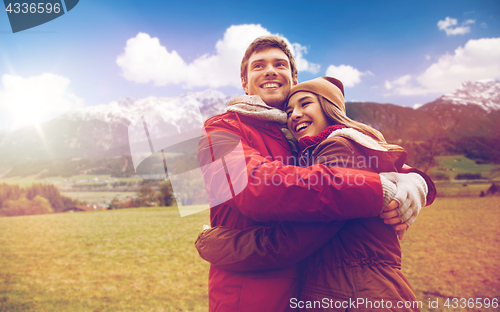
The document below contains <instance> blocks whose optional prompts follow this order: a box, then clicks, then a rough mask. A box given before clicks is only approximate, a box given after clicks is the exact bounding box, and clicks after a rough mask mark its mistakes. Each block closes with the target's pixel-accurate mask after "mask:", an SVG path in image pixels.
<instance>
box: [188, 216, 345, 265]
mask: <svg viewBox="0 0 500 312" xmlns="http://www.w3.org/2000/svg"><path fill="white" fill-rule="evenodd" d="M344 223H345V221H334V222H328V223H326V222H321V223H299V222H280V223H277V224H274V225H272V226H269V227H265V226H253V227H250V228H247V229H244V230H233V229H229V228H226V227H221V226H217V227H214V228H211V229H208V230H205V231H203V232H202V233H200V235H199V236H198V239H197V240H196V243H195V246H196V249H198V253H199V254H200V256H201V257H202V258H203V259H205V260H206V261H208V262H210V263H211V264H212V265H213V266H215V267H217V268H220V269H224V270H230V271H254V270H267V269H276V268H283V267H287V266H290V265H293V264H295V263H297V262H299V261H300V260H302V259H304V258H306V257H307V256H309V255H310V254H312V253H313V252H314V251H316V250H318V249H319V248H321V247H322V246H323V245H325V244H326V243H327V242H328V241H330V240H331V239H332V238H333V236H335V235H336V234H337V233H338V231H339V230H340V229H341V228H342V226H343V224H344Z"/></svg>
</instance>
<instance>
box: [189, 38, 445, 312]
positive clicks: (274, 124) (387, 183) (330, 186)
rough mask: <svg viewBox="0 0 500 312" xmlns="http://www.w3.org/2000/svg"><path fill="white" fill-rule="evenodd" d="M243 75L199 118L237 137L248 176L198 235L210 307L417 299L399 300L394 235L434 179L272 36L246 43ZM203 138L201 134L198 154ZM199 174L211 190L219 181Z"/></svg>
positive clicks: (399, 305) (405, 295)
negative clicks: (220, 103) (309, 75)
mask: <svg viewBox="0 0 500 312" xmlns="http://www.w3.org/2000/svg"><path fill="white" fill-rule="evenodd" d="M241 80H242V86H243V89H244V90H245V93H246V94H247V95H243V96H237V97H235V98H233V99H232V100H231V101H230V102H229V104H228V110H227V112H226V113H224V114H221V115H217V116H214V117H212V118H210V119H208V120H207V121H206V122H205V131H206V133H207V136H208V137H209V138H210V136H211V135H214V133H216V132H226V133H232V134H234V135H237V136H238V137H239V138H240V140H241V144H242V147H243V152H244V156H245V161H246V171H245V172H244V173H243V174H244V175H246V176H245V178H248V184H247V186H246V188H245V189H244V190H243V191H242V192H241V193H239V194H237V195H236V196H234V198H232V199H231V200H228V201H226V202H224V203H222V204H219V205H216V206H214V207H212V208H211V211H210V219H211V226H212V228H211V229H208V230H205V231H204V232H203V233H201V234H200V236H199V237H198V240H197V241H196V248H197V249H198V252H199V253H200V256H201V257H202V258H203V259H205V260H207V261H208V262H210V263H211V264H212V265H211V267H210V272H209V282H208V288H209V307H210V311H273V312H274V311H297V310H303V309H304V310H310V309H312V310H313V311H319V310H321V311H370V310H376V311H379V310H380V311H384V310H386V311H418V307H413V306H412V307H408V306H407V305H406V306H405V302H413V301H416V298H415V294H414V292H413V290H412V288H411V286H410V284H409V283H408V281H407V280H406V278H405V277H404V275H403V274H402V273H401V247H400V245H399V241H398V235H399V237H400V238H402V236H403V235H404V232H405V231H406V229H407V228H408V226H409V225H411V224H412V223H413V222H414V221H415V219H416V217H417V214H418V212H419V211H420V208H421V207H422V206H424V205H426V204H427V205H429V204H430V203H432V201H433V200H434V198H435V195H436V190H435V187H434V184H433V183H432V181H431V180H430V179H429V178H428V177H427V176H426V175H425V174H423V173H421V172H420V171H418V170H416V169H413V168H411V167H408V166H407V165H405V164H404V162H405V159H406V152H405V151H404V150H403V149H402V148H401V147H400V146H397V145H392V144H388V143H387V142H386V141H385V139H384V137H383V136H382V134H381V133H380V132H379V131H377V130H375V129H373V128H371V127H370V126H368V125H365V124H362V123H359V122H356V121H354V120H351V119H350V118H348V117H347V116H346V113H345V104H344V88H343V85H342V83H341V82H340V81H339V80H337V79H334V78H330V77H322V78H316V79H313V80H310V81H306V82H302V83H300V84H297V67H296V64H295V60H294V58H293V56H292V54H291V53H290V50H289V49H288V47H287V45H286V43H285V42H284V41H283V40H282V39H280V38H279V37H275V36H265V37H259V38H257V39H256V40H254V41H253V42H252V43H251V44H250V46H249V47H248V48H247V50H246V52H245V55H244V57H243V60H242V63H241ZM287 127H288V129H287ZM209 140H210V139H209ZM209 140H208V141H209ZM297 140H298V151H296V147H295V146H297V145H296V144H295V143H297ZM208 141H207V142H208ZM210 148H211V147H210V146H209V144H208V145H203V144H200V147H199V149H200V151H199V158H200V157H203V156H200V155H204V154H206V153H203V151H204V150H205V151H206V150H209V149H210ZM297 152H298V156H297V157H293V156H296V155H297V154H295V153H297ZM340 160H341V161H340ZM368 160H370V161H368ZM204 161H205V162H206V160H204ZM361 169H362V170H361ZM221 170H222V169H221ZM204 175H205V176H204V178H205V185H206V189H207V192H208V194H209V196H210V194H211V193H216V192H217V188H218V186H219V187H220V182H219V180H217V179H216V178H214V177H213V176H212V175H211V174H208V173H206V174H205V173H204ZM228 177H229V175H228ZM349 177H351V179H350V180H351V183H347V182H346V181H349ZM352 177H355V179H353V178H352ZM318 181H319V183H318ZM354 182H355V183H354ZM233 193H234V192H233ZM382 300H383V304H382V306H381V305H380V303H381V301H382ZM369 302H371V303H369ZM389 302H390V306H389Z"/></svg>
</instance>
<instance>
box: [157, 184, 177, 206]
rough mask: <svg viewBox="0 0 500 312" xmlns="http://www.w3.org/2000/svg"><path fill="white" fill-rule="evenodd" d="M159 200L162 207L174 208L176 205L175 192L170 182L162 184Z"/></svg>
mask: <svg viewBox="0 0 500 312" xmlns="http://www.w3.org/2000/svg"><path fill="white" fill-rule="evenodd" d="M159 199H160V206H172V204H173V203H174V192H173V190H172V185H171V184H170V183H169V182H164V183H161V185H160V195H159Z"/></svg>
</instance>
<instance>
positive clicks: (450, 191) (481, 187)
mask: <svg viewBox="0 0 500 312" xmlns="http://www.w3.org/2000/svg"><path fill="white" fill-rule="evenodd" d="M435 183H436V189H437V196H439V197H478V196H479V194H481V191H483V192H484V193H486V191H487V190H488V188H489V187H490V186H491V183H492V182H487V183H474V184H471V183H451V182H448V181H438V182H435ZM496 183H497V185H498V182H496Z"/></svg>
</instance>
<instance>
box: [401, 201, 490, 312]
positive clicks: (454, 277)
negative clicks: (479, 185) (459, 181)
mask: <svg viewBox="0 0 500 312" xmlns="http://www.w3.org/2000/svg"><path fill="white" fill-rule="evenodd" d="M499 223H500V201H499V200H498V197H485V198H438V199H436V202H435V203H434V204H433V205H432V206H429V207H426V208H423V211H422V212H421V214H420V216H419V218H418V220H417V222H416V223H415V224H414V225H412V227H411V229H410V230H409V232H408V234H407V236H406V238H405V239H404V240H403V241H402V248H403V272H404V274H405V275H406V277H407V278H408V280H409V281H410V283H411V285H412V287H413V289H414V290H415V293H416V295H417V298H419V300H422V301H423V302H424V303H427V302H428V301H429V298H431V300H436V299H439V302H440V309H433V310H432V311H467V310H466V309H451V308H450V309H447V308H445V307H443V303H444V301H445V300H446V298H448V297H455V298H474V299H475V298H490V299H491V298H498V299H499V300H500V267H499V266H498V264H499V263H500V253H499V252H498V247H499V246H500V229H499V227H498V224H499ZM424 307H425V305H424ZM493 310H495V309H491V308H490V309H487V310H484V311H493ZM424 311H431V310H430V309H424ZM468 311H483V310H481V309H470V310H468Z"/></svg>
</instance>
